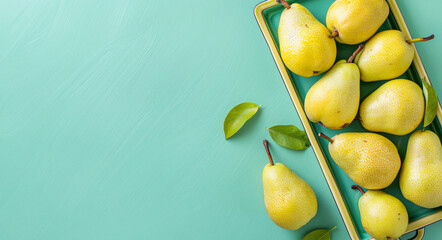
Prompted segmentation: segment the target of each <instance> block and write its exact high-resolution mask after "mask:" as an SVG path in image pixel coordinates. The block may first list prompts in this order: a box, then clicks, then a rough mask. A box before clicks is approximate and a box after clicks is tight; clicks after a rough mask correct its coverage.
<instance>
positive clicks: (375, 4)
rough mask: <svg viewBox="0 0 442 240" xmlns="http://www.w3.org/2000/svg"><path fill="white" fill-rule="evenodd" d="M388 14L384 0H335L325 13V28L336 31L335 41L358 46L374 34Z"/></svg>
mask: <svg viewBox="0 0 442 240" xmlns="http://www.w3.org/2000/svg"><path fill="white" fill-rule="evenodd" d="M388 13H389V7H388V4H387V2H386V1H385V0H336V1H335V2H334V3H333V4H332V5H331V6H330V8H329V9H328V12H327V28H328V30H330V32H334V31H336V33H334V34H333V35H335V34H337V35H336V37H335V39H336V41H338V42H340V43H345V44H350V45H352V44H358V43H361V42H364V41H366V40H368V39H369V38H370V37H371V36H373V34H375V33H376V31H377V30H378V29H379V27H380V26H381V25H382V23H384V22H385V19H387V17H388Z"/></svg>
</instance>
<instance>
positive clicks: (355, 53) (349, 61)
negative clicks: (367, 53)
mask: <svg viewBox="0 0 442 240" xmlns="http://www.w3.org/2000/svg"><path fill="white" fill-rule="evenodd" d="M362 49H364V45H362V44H360V45H359V47H358V49H356V51H354V53H353V54H352V55H351V56H350V58H348V60H347V63H353V60H354V59H355V57H356V55H358V53H360V52H361V51H362Z"/></svg>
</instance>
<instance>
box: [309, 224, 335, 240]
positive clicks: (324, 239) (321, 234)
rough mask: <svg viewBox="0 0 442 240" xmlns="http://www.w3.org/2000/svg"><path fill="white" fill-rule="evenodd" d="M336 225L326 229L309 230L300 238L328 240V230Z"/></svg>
mask: <svg viewBox="0 0 442 240" xmlns="http://www.w3.org/2000/svg"><path fill="white" fill-rule="evenodd" d="M335 228H336V227H334V228H332V229H330V230H327V229H317V230H314V231H311V232H310V233H308V234H307V235H305V236H304V237H303V238H302V240H330V232H331V231H333V230H334V229H335Z"/></svg>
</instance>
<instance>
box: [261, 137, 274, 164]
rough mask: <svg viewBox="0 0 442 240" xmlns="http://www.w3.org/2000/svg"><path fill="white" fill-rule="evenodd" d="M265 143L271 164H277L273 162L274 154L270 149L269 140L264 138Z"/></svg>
mask: <svg viewBox="0 0 442 240" xmlns="http://www.w3.org/2000/svg"><path fill="white" fill-rule="evenodd" d="M263 143H264V147H265V149H266V151H267V156H269V160H270V164H271V165H275V164H274V163H273V158H272V154H270V150H269V141H267V140H264V141H263Z"/></svg>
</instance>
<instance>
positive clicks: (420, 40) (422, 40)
mask: <svg viewBox="0 0 442 240" xmlns="http://www.w3.org/2000/svg"><path fill="white" fill-rule="evenodd" d="M433 38H434V34H431V35H430V36H428V37H425V38H415V39H411V40H407V43H415V42H425V41H428V40H431V39H433Z"/></svg>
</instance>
